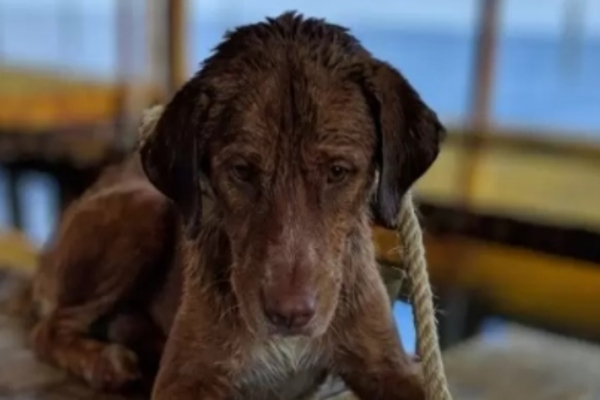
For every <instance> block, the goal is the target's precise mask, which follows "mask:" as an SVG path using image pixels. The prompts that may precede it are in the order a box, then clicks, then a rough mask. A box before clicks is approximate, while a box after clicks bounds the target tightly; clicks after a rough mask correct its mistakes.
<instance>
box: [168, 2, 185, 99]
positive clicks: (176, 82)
mask: <svg viewBox="0 0 600 400" xmlns="http://www.w3.org/2000/svg"><path fill="white" fill-rule="evenodd" d="M167 4H168V5H167V8H168V9H167V18H168V22H167V23H168V25H167V26H168V34H167V38H168V39H167V42H168V44H167V48H168V50H167V51H168V58H167V59H168V77H169V78H168V82H169V96H170V95H172V94H173V93H174V92H175V91H176V90H177V89H178V88H179V86H181V85H182V84H183V82H184V81H185V79H186V77H187V68H186V57H185V54H186V50H187V49H186V40H185V37H186V35H185V31H186V20H185V15H186V6H187V4H186V0H168V2H167Z"/></svg>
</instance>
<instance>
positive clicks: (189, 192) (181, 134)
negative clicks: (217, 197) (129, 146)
mask: <svg viewBox="0 0 600 400" xmlns="http://www.w3.org/2000/svg"><path fill="white" fill-rule="evenodd" d="M208 108H209V96H208V95H207V94H206V93H204V92H203V91H202V88H201V86H200V84H199V82H197V81H196V80H195V79H192V80H191V81H190V82H188V83H187V84H185V85H184V86H183V87H182V88H181V89H180V90H179V91H178V92H177V93H176V94H175V96H174V97H173V99H172V100H171V101H170V102H169V103H168V104H167V105H166V106H165V107H164V110H162V113H160V112H152V111H150V112H149V113H148V114H147V115H148V116H149V117H150V118H158V120H157V121H156V124H155V127H154V131H153V132H152V133H150V134H146V135H145V137H142V138H141V139H142V141H141V144H140V157H141V161H142V166H143V169H144V172H145V173H146V175H147V176H148V179H149V180H150V182H151V183H152V184H153V185H154V186H155V187H156V188H157V189H158V190H159V191H160V192H162V193H163V194H164V195H165V196H167V197H168V198H170V199H171V200H172V201H173V202H174V203H175V204H176V206H177V208H178V210H179V212H180V214H181V216H182V218H183V223H184V226H185V233H186V235H187V236H188V237H189V238H193V237H195V236H197V234H198V232H199V231H200V223H201V216H202V195H201V188H200V177H201V167H202V158H203V156H204V150H205V148H206V132H204V129H203V128H204V122H205V120H206V116H207V113H208ZM155 111H159V110H158V109H156V110H155ZM142 126H152V123H151V121H144V122H143V125H142Z"/></svg>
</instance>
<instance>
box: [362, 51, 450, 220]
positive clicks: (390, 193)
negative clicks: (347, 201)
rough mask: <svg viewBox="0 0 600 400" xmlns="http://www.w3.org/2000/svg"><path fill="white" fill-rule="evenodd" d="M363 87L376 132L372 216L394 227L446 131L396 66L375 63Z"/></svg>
mask: <svg viewBox="0 0 600 400" xmlns="http://www.w3.org/2000/svg"><path fill="white" fill-rule="evenodd" d="M363 85H364V90H365V95H366V97H367V101H368V103H369V106H370V108H371V112H372V113H373V120H374V121H375V125H376V131H377V135H378V149H377V156H376V162H377V165H378V172H379V174H378V175H379V182H378V187H377V188H376V193H375V196H374V198H373V200H372V212H373V217H374V218H375V222H376V223H377V224H379V225H381V226H384V227H386V228H394V227H396V225H397V218H398V213H399V212H400V206H401V200H402V198H403V196H404V194H405V193H406V192H407V191H408V190H409V189H410V187H411V186H412V185H413V184H414V183H415V181H416V180H417V179H419V178H420V177H421V176H422V175H423V174H424V173H425V171H427V170H428V169H429V167H430V166H431V165H432V164H433V162H434V161H435V159H436V158H437V156H438V154H439V151H440V143H441V141H442V140H443V138H444V136H445V132H446V131H445V128H444V126H443V125H442V124H441V123H440V121H439V120H438V117H437V115H436V114H435V112H433V111H432V110H431V109H430V108H429V107H428V106H427V105H426V104H425V103H424V102H423V101H422V99H421V98H420V96H419V94H418V93H417V92H416V91H415V89H414V88H413V87H412V86H411V85H410V83H409V82H408V81H407V80H406V79H405V78H404V77H403V76H402V75H401V74H400V73H399V72H398V71H397V70H396V69H394V68H393V67H392V66H390V65H388V64H386V63H383V62H379V61H375V62H373V63H372V64H371V65H370V68H369V70H368V71H367V73H366V76H364V77H363Z"/></svg>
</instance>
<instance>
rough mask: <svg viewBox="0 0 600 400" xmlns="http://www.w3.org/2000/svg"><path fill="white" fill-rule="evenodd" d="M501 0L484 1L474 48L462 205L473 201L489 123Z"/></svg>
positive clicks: (481, 5)
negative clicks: (483, 142)
mask: <svg viewBox="0 0 600 400" xmlns="http://www.w3.org/2000/svg"><path fill="white" fill-rule="evenodd" d="M499 8H500V0H481V1H480V16H479V26H478V29H477V40H476V49H475V68H474V71H475V77H474V86H473V95H472V105H471V115H470V117H469V127H468V128H469V129H468V132H466V134H465V135H466V137H465V143H466V145H467V146H466V150H467V151H466V152H465V154H464V169H463V175H462V177H461V178H462V182H460V183H461V185H460V186H462V190H461V194H462V196H463V198H462V201H463V206H465V207H467V206H468V204H469V203H470V198H471V197H472V194H473V191H474V185H475V173H476V170H477V164H478V161H479V157H480V153H481V146H482V141H483V138H484V137H485V135H486V134H487V133H488V130H489V125H490V109H491V103H492V93H493V83H494V72H495V69H494V67H495V63H496V42H497V34H498V24H499Z"/></svg>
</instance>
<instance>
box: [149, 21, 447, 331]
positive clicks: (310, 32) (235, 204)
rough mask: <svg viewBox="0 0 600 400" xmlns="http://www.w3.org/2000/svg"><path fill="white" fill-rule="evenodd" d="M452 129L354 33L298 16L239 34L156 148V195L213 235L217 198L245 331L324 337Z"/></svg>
mask: <svg viewBox="0 0 600 400" xmlns="http://www.w3.org/2000/svg"><path fill="white" fill-rule="evenodd" d="M443 133H444V128H443V126H442V125H441V124H440V122H439V121H438V119H437V117H436V115H435V113H434V112H433V111H432V110H430V109H429V108H428V107H427V105H426V104H424V103H423V101H422V100H421V99H420V98H419V96H418V94H417V93H416V92H415V90H414V89H413V88H412V87H411V86H410V84H409V83H408V82H407V81H406V80H405V79H404V78H403V77H402V76H401V75H400V73H399V72H398V71H396V70H395V69H394V68H392V67H391V66H389V65H388V64H386V63H384V62H381V61H379V60H376V59H374V58H373V57H372V56H371V55H370V54H369V53H368V52H367V51H366V50H365V49H364V48H362V47H361V45H360V44H359V43H358V42H357V40H356V39H354V38H353V37H352V36H351V35H349V34H348V33H347V31H346V30H345V29H344V28H342V27H339V26H337V25H332V24H329V23H326V22H325V21H323V20H317V19H305V18H303V17H302V16H299V15H296V14H294V13H286V14H283V15H281V16H280V17H278V18H276V19H268V20H267V21H266V22H264V23H258V24H253V25H248V26H244V27H240V28H238V29H236V30H235V31H233V32H229V33H228V34H227V35H226V37H225V39H224V41H223V42H222V43H221V44H220V45H219V46H218V47H217V48H216V49H215V53H214V54H213V55H212V56H211V57H210V58H209V59H207V60H206V61H205V63H204V65H203V68H202V69H201V71H200V72H199V73H198V74H197V75H196V76H195V77H193V78H192V79H191V80H190V81H189V82H188V83H187V84H185V85H184V86H183V87H182V88H181V90H179V92H178V93H176V95H175V96H174V98H173V99H172V100H171V102H170V103H169V104H168V105H167V106H166V108H165V110H164V113H163V114H162V116H161V118H160V120H159V121H158V123H157V125H156V131H155V132H154V134H153V135H151V136H150V137H149V138H148V139H147V140H146V141H145V142H144V145H143V146H142V149H141V154H142V160H143V165H144V169H145V171H146V173H147V175H148V177H149V179H150V181H151V182H152V183H153V184H154V185H155V186H156V187H157V188H158V189H159V190H160V191H162V192H163V193H164V194H165V195H166V196H168V197H170V198H171V199H172V200H173V201H174V202H175V204H176V205H177V207H178V208H179V210H180V212H181V214H182V216H183V220H184V223H185V229H186V232H187V235H188V236H189V237H195V236H197V235H198V233H199V229H200V223H201V220H200V217H201V215H202V213H201V206H202V204H201V195H200V182H201V178H202V177H205V178H206V179H207V180H208V182H210V185H211V187H212V190H213V192H214V193H215V196H216V199H217V201H216V203H217V211H216V213H217V215H218V218H219V221H220V222H219V223H220V224H221V227H222V230H223V231H224V232H225V234H226V236H227V237H228V240H229V244H230V248H231V258H232V260H233V261H232V265H231V269H230V281H231V286H232V288H233V292H234V293H235V295H236V297H237V298H238V300H239V303H240V308H241V312H242V315H243V317H244V318H245V320H246V321H247V323H248V324H249V325H250V327H251V328H252V329H253V330H261V329H263V328H265V327H271V328H277V329H278V330H283V331H285V332H288V333H289V332H292V333H304V334H308V335H318V334H319V333H322V332H323V331H324V330H325V329H326V327H327V325H328V324H329V322H330V320H331V318H332V316H333V314H334V312H335V309H336V306H337V303H338V295H339V292H340V288H341V285H342V281H343V279H344V265H343V255H344V254H345V253H347V252H348V251H352V250H351V249H349V243H350V241H349V237H350V236H351V235H353V233H355V232H356V230H357V229H364V227H365V226H366V223H365V222H366V221H368V220H369V218H370V217H373V218H374V219H375V222H377V223H379V224H381V225H383V226H386V227H393V226H395V224H396V218H397V214H398V212H399V207H400V203H401V199H402V197H403V195H404V194H405V192H406V191H407V190H408V189H409V187H410V186H411V185H412V184H413V183H414V182H415V181H416V180H417V179H418V178H419V177H420V176H421V175H422V174H423V173H424V172H425V171H426V170H427V169H428V168H429V166H430V165H431V164H432V163H433V161H434V160H435V158H436V157H437V155H438V152H439V144H440V141H441V138H442V136H443Z"/></svg>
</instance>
